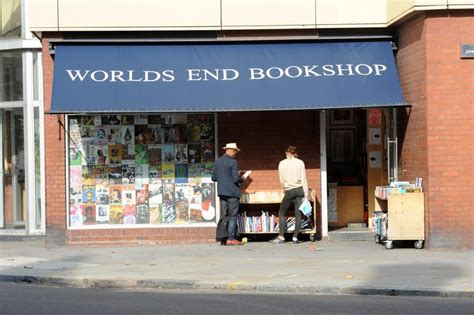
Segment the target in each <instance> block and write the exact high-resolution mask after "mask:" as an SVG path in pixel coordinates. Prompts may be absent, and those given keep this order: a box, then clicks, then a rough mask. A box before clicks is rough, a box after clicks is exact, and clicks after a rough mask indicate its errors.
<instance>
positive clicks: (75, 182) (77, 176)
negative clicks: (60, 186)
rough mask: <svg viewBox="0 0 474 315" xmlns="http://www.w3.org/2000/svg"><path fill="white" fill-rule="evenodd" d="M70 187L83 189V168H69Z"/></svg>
mask: <svg viewBox="0 0 474 315" xmlns="http://www.w3.org/2000/svg"><path fill="white" fill-rule="evenodd" d="M69 185H70V186H69V187H71V188H78V189H82V166H70V167H69Z"/></svg>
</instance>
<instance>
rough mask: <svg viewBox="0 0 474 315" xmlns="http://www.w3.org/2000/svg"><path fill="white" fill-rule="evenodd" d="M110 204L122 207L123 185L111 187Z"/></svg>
mask: <svg viewBox="0 0 474 315" xmlns="http://www.w3.org/2000/svg"><path fill="white" fill-rule="evenodd" d="M109 203H110V204H111V205H118V206H120V207H122V185H111V186H110V187H109Z"/></svg>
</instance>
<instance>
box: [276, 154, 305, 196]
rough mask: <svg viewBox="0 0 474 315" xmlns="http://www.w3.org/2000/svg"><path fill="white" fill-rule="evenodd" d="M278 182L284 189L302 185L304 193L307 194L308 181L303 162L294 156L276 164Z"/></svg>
mask: <svg viewBox="0 0 474 315" xmlns="http://www.w3.org/2000/svg"><path fill="white" fill-rule="evenodd" d="M278 174H279V176H280V183H281V185H282V186H283V187H284V189H285V190H290V189H293V188H298V187H303V190H304V193H305V195H308V182H307V180H306V170H305V166H304V162H303V161H302V160H300V159H298V158H296V157H293V156H292V157H290V158H287V159H284V160H282V161H281V162H280V164H279V165H278Z"/></svg>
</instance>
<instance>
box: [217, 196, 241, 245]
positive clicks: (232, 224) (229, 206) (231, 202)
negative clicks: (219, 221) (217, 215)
mask: <svg viewBox="0 0 474 315" xmlns="http://www.w3.org/2000/svg"><path fill="white" fill-rule="evenodd" d="M219 199H220V201H221V217H222V216H225V215H227V217H228V218H229V221H228V223H227V239H228V240H235V233H236V231H237V214H238V213H239V204H240V200H239V198H234V197H226V196H219Z"/></svg>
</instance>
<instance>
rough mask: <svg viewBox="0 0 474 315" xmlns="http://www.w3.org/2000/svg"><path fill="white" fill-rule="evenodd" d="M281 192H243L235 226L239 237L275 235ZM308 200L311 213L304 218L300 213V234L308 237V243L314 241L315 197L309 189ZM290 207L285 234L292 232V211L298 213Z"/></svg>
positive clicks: (293, 219) (293, 223) (277, 230)
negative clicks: (236, 225)
mask: <svg viewBox="0 0 474 315" xmlns="http://www.w3.org/2000/svg"><path fill="white" fill-rule="evenodd" d="M283 195H284V192H283V191H282V190H263V191H262V190H260V191H245V192H242V195H241V197H240V206H241V213H240V215H239V217H238V220H237V224H238V229H239V233H240V234H241V235H249V236H250V235H252V236H257V235H265V234H277V233H278V232H279V224H278V219H279V218H278V210H279V205H280V204H281V201H282V199H283ZM308 200H309V201H310V202H311V206H312V208H313V209H312V213H311V214H310V215H308V216H305V215H304V214H303V213H301V227H300V233H301V234H307V235H309V239H310V241H312V242H314V241H315V240H316V215H315V214H316V212H315V209H316V203H315V200H316V196H315V192H314V190H313V189H309V196H308ZM292 208H294V207H290V209H289V210H288V214H287V218H286V223H287V224H286V225H287V231H285V233H292V232H293V231H294V225H295V217H294V211H300V210H296V209H293V210H292Z"/></svg>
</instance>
